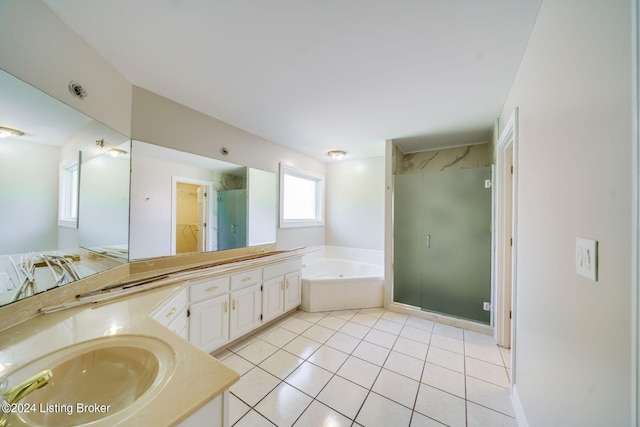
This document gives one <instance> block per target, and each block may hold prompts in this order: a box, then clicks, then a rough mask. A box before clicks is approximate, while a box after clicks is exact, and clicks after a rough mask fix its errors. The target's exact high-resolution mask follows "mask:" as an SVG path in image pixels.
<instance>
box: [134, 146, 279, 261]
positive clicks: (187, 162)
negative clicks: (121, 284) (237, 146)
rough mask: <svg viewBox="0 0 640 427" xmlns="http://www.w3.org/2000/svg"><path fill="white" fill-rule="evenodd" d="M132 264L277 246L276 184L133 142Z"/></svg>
mask: <svg viewBox="0 0 640 427" xmlns="http://www.w3.org/2000/svg"><path fill="white" fill-rule="evenodd" d="M131 152H132V161H131V214H130V215H131V218H130V247H129V250H130V252H129V255H130V259H141V258H152V257H160V256H169V255H180V254H189V253H197V252H208V251H217V250H224V249H233V248H241V247H246V246H256V245H263V244H268V243H274V242H275V241H276V224H277V223H276V212H277V211H276V209H277V208H276V200H277V177H276V175H275V174H274V173H271V172H265V171H261V170H258V169H253V168H247V167H245V166H242V165H237V164H233V163H229V162H224V161H221V160H217V159H212V158H208V157H203V156H199V155H195V154H191V153H186V152H183V151H178V150H174V149H170V148H165V147H160V146H157V145H153V144H149V143H145V142H141V141H135V140H134V141H132V150H131Z"/></svg>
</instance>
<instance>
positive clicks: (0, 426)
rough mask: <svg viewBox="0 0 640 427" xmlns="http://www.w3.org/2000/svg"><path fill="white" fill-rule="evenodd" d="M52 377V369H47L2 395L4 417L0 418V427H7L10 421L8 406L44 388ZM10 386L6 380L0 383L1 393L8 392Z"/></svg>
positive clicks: (0, 398) (1, 403)
mask: <svg viewBox="0 0 640 427" xmlns="http://www.w3.org/2000/svg"><path fill="white" fill-rule="evenodd" d="M52 377H53V372H51V370H50V369H47V370H44V371H42V372H40V373H39V374H36V375H34V376H33V377H31V378H28V379H26V380H24V381H23V382H21V383H20V384H18V385H16V386H15V387H13V388H12V389H10V390H9V391H7V392H5V393H2V395H1V396H0V405H1V408H2V411H1V412H2V415H1V416H0V427H5V426H6V425H7V421H8V419H9V414H10V412H9V411H6V409H5V407H6V406H7V405H12V404H13V403H16V402H17V401H19V400H20V399H22V398H24V397H26V396H27V395H28V394H30V393H31V392H32V391H35V390H37V389H39V388H41V387H44V386H45V385H47V384H48V383H49V381H50V380H51V378H52ZM8 384H9V381H8V380H6V379H5V380H3V381H1V382H0V393H1V392H4V390H6V388H7V386H8Z"/></svg>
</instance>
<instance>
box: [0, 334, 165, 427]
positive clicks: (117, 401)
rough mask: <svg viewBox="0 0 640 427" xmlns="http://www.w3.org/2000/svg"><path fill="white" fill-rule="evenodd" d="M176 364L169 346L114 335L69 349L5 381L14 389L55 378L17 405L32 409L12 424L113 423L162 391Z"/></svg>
mask: <svg viewBox="0 0 640 427" xmlns="http://www.w3.org/2000/svg"><path fill="white" fill-rule="evenodd" d="M175 362H176V355H175V352H174V350H173V349H172V348H171V346H169V345H168V344H167V343H165V342H164V341H161V340H158V339H156V338H152V337H147V336H136V335H120V336H117V335H116V336H110V337H104V338H98V339H94V340H90V341H86V342H83V343H79V344H76V345H73V346H70V347H66V348H64V349H62V350H59V351H56V352H54V353H51V354H48V355H45V356H43V357H41V358H38V359H36V360H33V361H31V362H29V363H28V364H26V365H23V366H21V367H20V368H19V369H17V370H16V371H14V372H11V373H10V374H9V375H7V376H6V377H5V378H7V379H8V380H9V384H8V388H9V389H11V388H12V387H14V386H15V385H16V384H19V383H21V382H22V381H24V380H26V379H28V378H30V377H32V376H34V375H36V374H38V373H39V372H40V371H42V370H45V369H50V370H51V372H52V374H53V376H52V378H51V379H50V380H49V382H48V384H47V385H45V386H44V387H42V388H40V389H38V390H35V391H33V392H31V393H30V394H29V395H27V396H26V397H24V398H23V399H21V400H20V401H19V402H18V403H19V404H24V405H23V406H26V407H28V409H30V410H29V412H26V411H22V412H20V413H16V414H12V415H10V416H9V420H8V421H9V424H8V425H10V426H23V425H28V426H43V427H45V426H62V425H65V426H82V425H86V424H89V423H93V422H95V421H98V420H104V422H105V423H107V424H108V425H110V424H114V423H116V422H119V421H121V420H124V419H126V418H127V417H128V416H130V415H132V414H133V413H135V411H137V410H138V409H140V408H141V407H142V406H144V404H145V403H147V402H148V401H149V400H151V399H152V398H153V397H154V396H155V395H156V394H157V393H158V392H159V391H160V390H161V389H162V387H163V386H164V385H165V384H166V382H167V381H168V379H169V377H170V376H171V373H172V372H173V370H174V369H175ZM33 409H35V410H33ZM107 418H108V419H107Z"/></svg>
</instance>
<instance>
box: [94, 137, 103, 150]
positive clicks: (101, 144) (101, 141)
mask: <svg viewBox="0 0 640 427" xmlns="http://www.w3.org/2000/svg"><path fill="white" fill-rule="evenodd" d="M96 145H97V146H98V147H100V148H104V138H100V139H96Z"/></svg>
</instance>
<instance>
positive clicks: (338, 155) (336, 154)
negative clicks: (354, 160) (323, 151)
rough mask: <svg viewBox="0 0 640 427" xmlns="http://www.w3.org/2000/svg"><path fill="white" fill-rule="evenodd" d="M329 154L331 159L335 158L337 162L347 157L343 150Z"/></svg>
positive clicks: (332, 151)
mask: <svg viewBox="0 0 640 427" xmlns="http://www.w3.org/2000/svg"><path fill="white" fill-rule="evenodd" d="M327 154H328V155H329V157H333V158H334V159H336V160H341V159H342V158H343V157H344V156H346V155H347V152H346V151H342V150H331V151H329V152H328V153H327Z"/></svg>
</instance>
